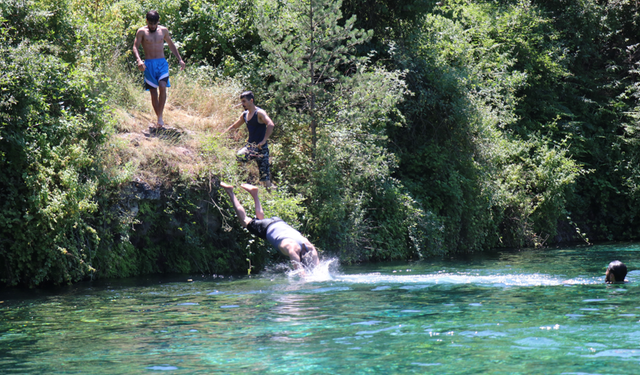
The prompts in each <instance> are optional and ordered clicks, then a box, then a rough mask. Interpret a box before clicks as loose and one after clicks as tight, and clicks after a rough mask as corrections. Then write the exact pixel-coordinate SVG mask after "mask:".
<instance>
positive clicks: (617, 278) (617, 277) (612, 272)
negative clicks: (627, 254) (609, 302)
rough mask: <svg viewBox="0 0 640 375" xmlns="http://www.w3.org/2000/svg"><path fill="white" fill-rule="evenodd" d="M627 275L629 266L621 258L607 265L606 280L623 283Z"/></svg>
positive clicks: (607, 281) (609, 282)
mask: <svg viewBox="0 0 640 375" xmlns="http://www.w3.org/2000/svg"><path fill="white" fill-rule="evenodd" d="M626 276H627V266H625V264H624V263H622V262H621V261H619V260H614V261H613V262H611V263H609V266H608V267H607V273H606V274H605V277H604V282H605V283H608V284H611V283H623V282H624V278H625V277H626Z"/></svg>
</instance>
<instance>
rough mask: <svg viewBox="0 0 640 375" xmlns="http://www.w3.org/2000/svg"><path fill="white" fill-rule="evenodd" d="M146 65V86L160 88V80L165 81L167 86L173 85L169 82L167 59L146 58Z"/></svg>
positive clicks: (147, 87)
mask: <svg viewBox="0 0 640 375" xmlns="http://www.w3.org/2000/svg"><path fill="white" fill-rule="evenodd" d="M144 65H145V66H146V69H145V70H144V87H145V88H146V89H147V90H149V89H152V88H153V89H155V88H158V86H159V82H160V81H165V82H166V83H167V87H171V85H170V84H169V63H168V62H167V59H165V58H162V59H150V60H145V61H144Z"/></svg>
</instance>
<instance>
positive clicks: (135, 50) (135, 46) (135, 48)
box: [133, 29, 147, 72]
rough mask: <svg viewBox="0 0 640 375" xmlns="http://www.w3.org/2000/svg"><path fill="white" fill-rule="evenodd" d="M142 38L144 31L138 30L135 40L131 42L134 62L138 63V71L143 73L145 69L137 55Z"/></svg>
mask: <svg viewBox="0 0 640 375" xmlns="http://www.w3.org/2000/svg"><path fill="white" fill-rule="evenodd" d="M143 37H144V31H143V30H142V29H138V31H137V32H136V40H135V41H134V42H133V56H135V57H136V62H137V63H138V70H140V71H141V72H144V70H145V69H146V68H147V67H146V66H145V65H144V62H143V61H142V60H141V59H140V54H139V53H138V47H140V43H142V38H143Z"/></svg>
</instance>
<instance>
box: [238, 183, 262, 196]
mask: <svg viewBox="0 0 640 375" xmlns="http://www.w3.org/2000/svg"><path fill="white" fill-rule="evenodd" d="M240 187H241V188H243V189H244V190H246V191H248V192H249V194H251V195H253V194H254V193H257V192H258V187H257V186H253V185H251V184H242V185H240Z"/></svg>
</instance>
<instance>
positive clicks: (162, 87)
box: [156, 80, 167, 126]
mask: <svg viewBox="0 0 640 375" xmlns="http://www.w3.org/2000/svg"><path fill="white" fill-rule="evenodd" d="M158 91H159V92H160V95H158V111H157V112H156V114H157V115H158V126H164V120H163V119H162V115H163V114H164V105H165V103H166V102H167V82H165V81H164V80H162V81H160V82H158Z"/></svg>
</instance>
